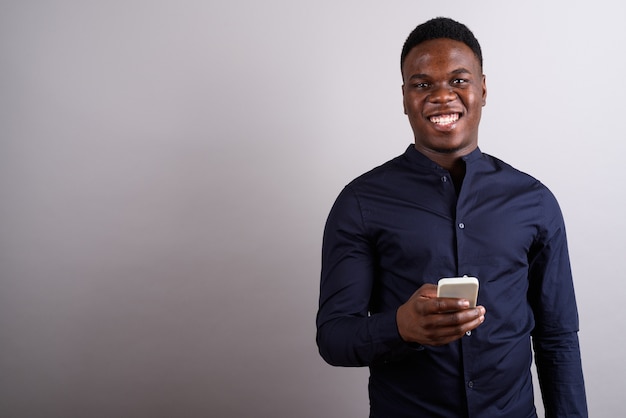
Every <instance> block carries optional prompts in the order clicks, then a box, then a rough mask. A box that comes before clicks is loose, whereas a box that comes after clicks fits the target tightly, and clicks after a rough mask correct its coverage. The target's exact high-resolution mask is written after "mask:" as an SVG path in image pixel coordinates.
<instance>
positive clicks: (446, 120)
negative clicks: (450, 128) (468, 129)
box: [428, 113, 461, 126]
mask: <svg viewBox="0 0 626 418" xmlns="http://www.w3.org/2000/svg"><path fill="white" fill-rule="evenodd" d="M460 117H461V116H460V114H458V113H450V114H447V115H436V116H431V117H429V118H428V119H429V120H430V121H431V122H432V123H434V124H435V125H440V126H446V125H451V124H453V123H455V122H456V121H458V120H459V118H460Z"/></svg>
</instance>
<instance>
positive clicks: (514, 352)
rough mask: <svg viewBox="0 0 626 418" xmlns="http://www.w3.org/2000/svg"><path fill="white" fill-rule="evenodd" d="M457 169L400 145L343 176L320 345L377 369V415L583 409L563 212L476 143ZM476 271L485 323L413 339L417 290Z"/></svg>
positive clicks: (345, 362) (330, 225)
mask: <svg viewBox="0 0 626 418" xmlns="http://www.w3.org/2000/svg"><path fill="white" fill-rule="evenodd" d="M463 160H464V162H465V165H466V173H465V177H464V179H463V183H462V187H461V189H460V191H459V192H458V194H457V191H456V190H455V186H454V184H453V182H452V178H451V177H450V173H449V172H448V171H446V170H445V169H443V168H441V167H440V166H439V165H437V164H435V163H434V162H432V161H431V160H429V159H428V158H427V157H426V156H424V155H422V154H421V153H419V152H418V151H417V150H416V149H415V148H414V147H413V146H409V147H408V149H407V150H406V152H405V153H404V154H403V155H401V156H399V157H397V158H394V159H393V160H391V161H389V162H387V163H385V164H383V165H382V166H380V167H377V168H375V169H374V170H372V171H370V172H368V173H366V174H364V175H362V176H360V177H359V178H357V179H355V180H354V181H352V182H351V183H349V184H348V185H347V186H346V187H345V188H344V190H343V191H342V192H341V193H340V195H339V197H338V198H337V200H336V202H335V204H334V205H333V208H332V210H331V212H330V215H329V217H328V220H327V223H326V228H325V231H324V240H323V248H322V275H321V288H320V305H319V311H318V316H317V330H318V332H317V343H318V346H319V350H320V353H321V355H322V357H323V358H324V359H325V360H326V361H327V362H328V363H330V364H333V365H339V366H369V368H370V381H369V395H370V410H371V416H372V417H418V416H419V417H422V416H424V417H446V418H450V417H481V418H484V417H507V418H516V417H524V418H525V417H535V416H536V412H535V407H534V396H533V385H532V378H531V371H530V370H531V363H532V349H531V345H532V346H533V347H534V351H535V357H536V358H535V362H536V364H537V370H538V376H539V379H540V383H541V389H542V395H543V399H544V405H545V409H546V416H548V417H551V416H555V417H556V416H559V417H560V416H563V417H566V416H567V417H578V416H587V412H586V411H587V407H586V400H585V389H584V383H583V375H582V368H581V362H580V350H579V344H578V334H577V331H578V313H577V308H576V301H575V296H574V286H573V282H572V274H571V269H570V263H569V256H568V250H567V240H566V234H565V226H564V222H563V217H562V214H561V211H560V209H559V206H558V203H557V201H556V199H555V198H554V196H553V195H552V193H551V192H550V191H549V190H548V189H547V188H546V187H545V186H544V185H543V184H542V183H540V182H539V181H537V180H536V179H534V178H532V177H531V176H529V175H527V174H524V173H522V172H520V171H518V170H516V169H514V168H512V167H511V166H509V165H507V164H506V163H504V162H502V161H500V160H498V159H496V158H494V157H492V156H489V155H487V154H483V153H482V152H481V151H480V149H478V148H477V149H476V150H474V151H473V152H471V153H470V154H468V155H467V156H465V157H464V158H463ZM463 275H468V276H474V277H477V278H478V279H479V282H480V290H479V294H478V304H480V305H483V306H484V307H485V308H486V311H487V314H486V316H485V321H484V323H483V324H481V325H480V326H479V327H478V328H476V329H474V330H473V331H472V332H471V333H467V334H466V335H465V336H463V337H462V338H461V339H459V340H457V341H455V342H453V343H450V344H447V345H444V346H439V347H434V346H420V345H417V344H411V343H406V342H404V341H403V340H402V338H401V337H400V335H399V332H398V328H397V324H396V311H397V309H398V307H399V306H400V305H401V304H403V303H405V302H406V301H407V300H408V299H409V297H410V296H411V295H412V294H413V293H414V292H415V291H416V290H417V289H418V288H419V287H420V286H422V285H423V284H425V283H433V284H436V283H437V281H438V280H439V279H440V278H442V277H453V276H463Z"/></svg>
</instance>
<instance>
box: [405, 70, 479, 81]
mask: <svg viewBox="0 0 626 418" xmlns="http://www.w3.org/2000/svg"><path fill="white" fill-rule="evenodd" d="M471 73H472V72H471V71H470V70H468V69H466V68H463V67H460V68H457V69H455V70H452V71H451V72H450V74H451V75H457V74H471ZM420 78H429V75H428V74H423V73H419V74H413V75H412V76H410V77H409V80H415V79H420Z"/></svg>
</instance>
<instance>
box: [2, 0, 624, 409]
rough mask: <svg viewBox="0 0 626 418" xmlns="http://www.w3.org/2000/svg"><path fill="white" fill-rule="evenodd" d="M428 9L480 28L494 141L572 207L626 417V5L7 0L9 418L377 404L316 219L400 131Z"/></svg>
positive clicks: (596, 401) (578, 276) (5, 321)
mask: <svg viewBox="0 0 626 418" xmlns="http://www.w3.org/2000/svg"><path fill="white" fill-rule="evenodd" d="M439 15H444V16H450V17H453V18H456V19H458V20H461V21H463V22H464V23H466V24H467V25H468V26H470V28H471V29H473V30H474V32H475V34H476V35H477V37H478V38H479V40H480V41H481V43H482V46H483V50H484V55H485V72H486V74H487V85H488V92H489V95H488V101H487V107H486V108H485V110H484V113H483V124H482V127H481V140H480V141H481V142H480V145H481V148H482V149H483V151H485V152H488V153H490V154H493V155H496V156H498V157H500V158H502V159H504V160H505V161H507V162H509V163H511V164H513V165H514V166H516V167H518V168H520V169H521V170H523V171H527V172H529V173H531V174H533V175H534V176H536V177H538V178H539V179H540V180H542V181H543V182H544V183H546V184H547V185H548V186H549V187H550V188H551V189H552V190H553V192H554V193H555V194H556V195H557V197H558V198H559V200H560V203H561V206H562V209H563V212H564V215H565V218H566V222H567V225H568V233H569V239H570V247H571V255H572V263H573V269H574V274H575V285H576V290H577V294H578V300H579V309H580V313H581V332H580V338H581V344H582V352H583V356H584V357H583V363H584V369H585V374H586V379H587V388H588V397H589V405H590V410H591V415H592V416H593V417H607V418H613V417H616V416H621V414H622V412H623V399H622V398H623V389H624V387H626V377H625V376H626V362H625V361H624V360H623V358H622V353H623V347H624V345H625V343H626V341H625V340H626V333H625V332H624V330H623V328H624V327H623V321H622V320H621V318H622V317H623V315H622V310H623V309H622V307H623V306H624V303H623V301H624V297H625V290H626V285H625V284H624V283H625V281H624V280H623V277H622V275H623V270H624V269H623V268H622V267H623V262H622V261H623V259H624V254H623V253H624V249H625V245H624V241H623V237H624V235H625V233H626V220H625V218H626V216H625V215H624V209H623V204H624V195H625V192H624V190H625V189H624V185H623V183H624V180H625V175H624V173H623V169H622V167H623V159H624V152H625V151H626V145H625V142H626V141H625V140H624V138H625V135H624V128H623V121H624V110H625V106H624V97H626V83H624V80H623V79H624V73H625V71H626V59H625V58H624V57H625V56H624V54H623V51H622V49H623V47H622V46H623V45H624V44H626V29H625V26H624V24H623V18H624V16H626V13H625V11H624V6H622V5H621V3H620V2H619V1H614V2H611V1H603V0H599V1H587V2H577V1H563V2H556V1H555V2H547V1H544V0H542V1H530V2H502V1H472V2H469V1H448V2H434V1H432V2H421V1H408V0H405V1H389V2H379V1H356V0H355V1H326V0H321V1H320V0H318V1H315V2H304V1H289V0H268V1H263V2H260V1H259V2H257V1H253V0H241V1H219V2H218V1H208V2H207V1H199V0H198V1H192V0H184V1H148V0H145V1H142V0H125V1H121V0H114V1H78V0H59V1H52V0H51V1H44V0H41V1H35V0H33V1H28V0H27V1H22V0H1V1H0V416H1V417H7V418H39V417H42V418H44V417H45V418H57V417H58V418H68V417H81V418H83V417H89V418H91V417H94V418H99V417H103V418H104V417H122V418H125V417H148V418H152V417H154V418H160V417H163V418H165V417H190V418H195V417H209V416H214V417H298V418H307V417H311V418H313V417H316V418H319V417H364V416H367V411H368V405H367V402H368V401H367V392H366V388H367V371H366V370H364V369H347V368H333V367H331V366H328V365H326V364H325V363H324V362H323V361H322V360H321V359H320V358H319V356H318V354H317V348H316V346H315V326H314V319H315V313H316V309H317V306H316V305H317V297H318V280H319V261H320V256H319V254H320V244H321V234H322V228H323V224H324V221H325V218H326V215H327V213H328V210H329V209H330V206H331V204H332V202H333V200H334V199H335V197H336V195H337V194H338V193H339V191H340V189H341V188H342V187H343V186H344V185H345V184H346V183H347V182H348V181H349V180H351V179H352V178H353V177H355V176H357V175H358V174H360V173H362V172H364V171H366V170H368V169H370V168H372V167H373V166H375V165H378V164H380V163H382V162H384V161H386V160H387V159H389V158H392V157H394V156H396V155H398V154H400V153H402V152H403V151H404V149H405V147H406V146H407V145H408V144H409V143H410V142H411V140H412V134H411V131H410V128H409V125H408V122H407V121H406V119H405V116H404V115H403V113H402V102H401V90H400V85H401V78H400V72H399V53H400V49H401V46H402V43H403V42H404V39H405V37H406V36H407V35H408V33H409V32H410V30H412V29H413V27H414V26H415V25H416V24H417V23H420V22H422V21H424V20H426V19H429V18H431V17H434V16H439ZM537 403H538V405H539V404H540V401H539V398H537ZM538 407H539V409H540V410H541V406H540V405H539V406H538Z"/></svg>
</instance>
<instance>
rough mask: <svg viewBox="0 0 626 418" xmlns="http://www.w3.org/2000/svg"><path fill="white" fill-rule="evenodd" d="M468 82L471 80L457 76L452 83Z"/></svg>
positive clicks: (458, 84) (461, 83)
mask: <svg viewBox="0 0 626 418" xmlns="http://www.w3.org/2000/svg"><path fill="white" fill-rule="evenodd" d="M467 83H469V80H467V79H465V78H455V79H454V80H452V84H454V85H457V86H461V85H463V84H467Z"/></svg>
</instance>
